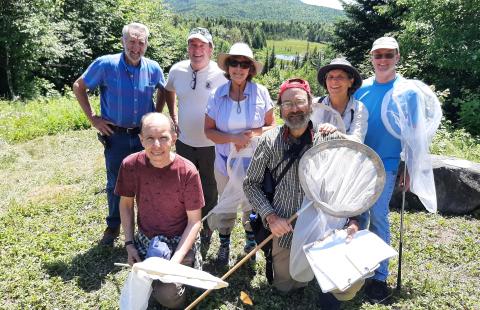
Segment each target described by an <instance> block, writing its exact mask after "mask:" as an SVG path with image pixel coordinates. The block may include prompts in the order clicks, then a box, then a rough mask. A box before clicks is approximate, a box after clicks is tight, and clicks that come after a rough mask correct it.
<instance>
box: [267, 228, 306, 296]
mask: <svg viewBox="0 0 480 310" xmlns="http://www.w3.org/2000/svg"><path fill="white" fill-rule="evenodd" d="M272 257H273V286H274V287H275V288H276V289H277V290H279V291H281V292H283V293H287V292H289V291H291V290H293V289H297V288H301V287H305V286H307V284H308V282H298V281H295V280H294V279H292V276H291V275H290V249H287V248H282V247H280V246H278V238H277V237H273V240H272Z"/></svg>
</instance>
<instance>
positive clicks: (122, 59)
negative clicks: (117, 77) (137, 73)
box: [120, 52, 145, 69]
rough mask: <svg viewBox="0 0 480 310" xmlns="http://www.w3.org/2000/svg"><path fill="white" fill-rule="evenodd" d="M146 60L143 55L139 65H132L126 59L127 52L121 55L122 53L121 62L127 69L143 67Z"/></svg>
mask: <svg viewBox="0 0 480 310" xmlns="http://www.w3.org/2000/svg"><path fill="white" fill-rule="evenodd" d="M144 61H145V60H144V59H143V57H142V58H140V63H139V64H138V66H132V65H129V64H128V63H127V61H126V60H125V52H122V53H121V55H120V63H121V64H123V65H124V66H125V68H126V69H127V68H131V69H139V68H141V67H142V66H143V64H144Z"/></svg>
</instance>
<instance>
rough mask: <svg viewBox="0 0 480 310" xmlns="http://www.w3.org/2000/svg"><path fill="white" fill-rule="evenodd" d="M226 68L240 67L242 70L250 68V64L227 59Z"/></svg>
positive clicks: (249, 62)
mask: <svg viewBox="0 0 480 310" xmlns="http://www.w3.org/2000/svg"><path fill="white" fill-rule="evenodd" d="M228 66H229V67H233V68H236V67H238V66H240V68H242V69H249V68H250V67H251V66H252V62H251V61H238V60H235V59H229V60H228Z"/></svg>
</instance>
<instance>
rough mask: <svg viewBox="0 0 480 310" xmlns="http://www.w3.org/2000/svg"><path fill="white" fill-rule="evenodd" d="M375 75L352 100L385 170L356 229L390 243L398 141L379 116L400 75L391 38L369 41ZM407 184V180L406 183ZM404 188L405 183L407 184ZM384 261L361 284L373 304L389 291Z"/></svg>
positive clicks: (398, 157)
mask: <svg viewBox="0 0 480 310" xmlns="http://www.w3.org/2000/svg"><path fill="white" fill-rule="evenodd" d="M370 55H371V56H372V64H373V68H374V70H375V76H373V77H370V78H368V79H366V80H364V81H363V84H362V87H361V88H360V89H359V90H358V91H357V92H356V93H355V99H357V100H359V101H361V102H363V103H364V105H365V106H366V108H367V110H368V115H369V118H368V131H367V134H366V136H365V144H366V145H368V146H370V147H371V148H372V149H373V150H375V152H377V153H378V155H379V156H380V158H381V159H382V161H383V165H384V166H385V171H386V182H385V187H384V190H383V192H382V194H381V196H380V198H379V199H378V201H377V202H376V203H375V204H374V205H373V207H372V208H371V209H370V210H369V211H367V212H365V213H364V214H362V215H361V216H360V228H361V229H365V228H367V227H368V228H369V230H370V231H372V232H374V233H375V234H377V235H378V236H379V237H381V238H382V239H383V240H384V241H385V242H386V243H388V244H390V224H389V221H388V211H389V209H388V205H389V203H390V199H391V196H392V192H393V190H394V187H395V181H396V176H397V171H398V165H399V163H400V152H401V149H402V146H401V142H400V140H398V139H397V138H395V137H394V136H392V135H391V134H390V133H389V132H388V131H387V129H386V127H385V125H384V123H383V121H382V117H381V110H382V103H383V104H385V102H387V103H388V102H389V100H392V90H393V87H394V85H395V84H396V83H398V82H399V81H401V80H403V79H404V78H403V77H402V76H401V75H399V74H397V73H396V65H397V63H398V61H399V60H400V50H399V46H398V43H397V41H396V40H395V39H394V38H392V37H381V38H379V39H377V40H375V42H373V46H372V49H371V51H370ZM406 183H407V184H408V182H406ZM407 187H408V185H407ZM387 277H388V260H385V261H383V262H382V263H381V264H380V267H379V268H378V269H377V270H376V271H375V275H374V276H373V277H372V278H371V279H370V280H369V281H368V282H367V283H366V285H365V295H366V296H367V298H368V299H369V300H370V301H371V302H373V303H384V302H386V301H387V299H388V298H389V297H390V295H391V292H390V289H389V288H388V286H387V282H386V280H387Z"/></svg>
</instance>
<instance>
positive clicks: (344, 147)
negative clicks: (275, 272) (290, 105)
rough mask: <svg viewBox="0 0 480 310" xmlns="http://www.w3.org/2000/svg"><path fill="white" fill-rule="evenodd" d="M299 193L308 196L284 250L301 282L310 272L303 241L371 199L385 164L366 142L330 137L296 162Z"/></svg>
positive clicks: (365, 206)
mask: <svg viewBox="0 0 480 310" xmlns="http://www.w3.org/2000/svg"><path fill="white" fill-rule="evenodd" d="M298 173H299V177H300V182H301V184H302V188H303V190H304V191H305V198H304V201H303V204H302V207H304V206H306V205H308V204H309V203H310V202H311V201H313V204H314V206H315V208H307V209H305V211H303V212H302V213H301V214H300V215H299V216H298V219H297V222H296V224H295V230H294V233H293V240H292V247H291V252H290V275H291V276H292V278H293V279H295V280H297V281H301V282H307V281H310V280H312V279H313V277H314V273H313V271H312V269H311V267H310V265H309V263H308V260H307V257H306V256H305V253H304V251H303V246H304V245H305V244H307V243H310V242H314V241H317V240H320V239H323V238H325V237H326V236H327V235H329V234H330V233H331V232H332V231H333V230H335V229H341V228H342V227H343V226H344V225H345V223H346V220H347V217H351V216H355V215H359V214H361V213H362V212H364V211H366V210H367V209H368V208H369V207H370V206H371V205H373V203H374V202H375V201H376V200H377V198H378V196H379V195H380V193H381V192H382V190H383V186H384V183H385V170H384V167H383V164H382V162H381V160H380V158H379V157H378V155H377V154H376V153H375V152H374V151H373V150H371V149H370V148H369V147H367V146H365V145H363V144H361V143H357V142H354V141H350V140H332V141H327V142H323V143H320V144H319V145H317V146H314V147H313V148H311V149H310V150H308V151H307V152H306V153H305V154H304V156H303V157H302V159H301V160H300V165H299V171H298Z"/></svg>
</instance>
